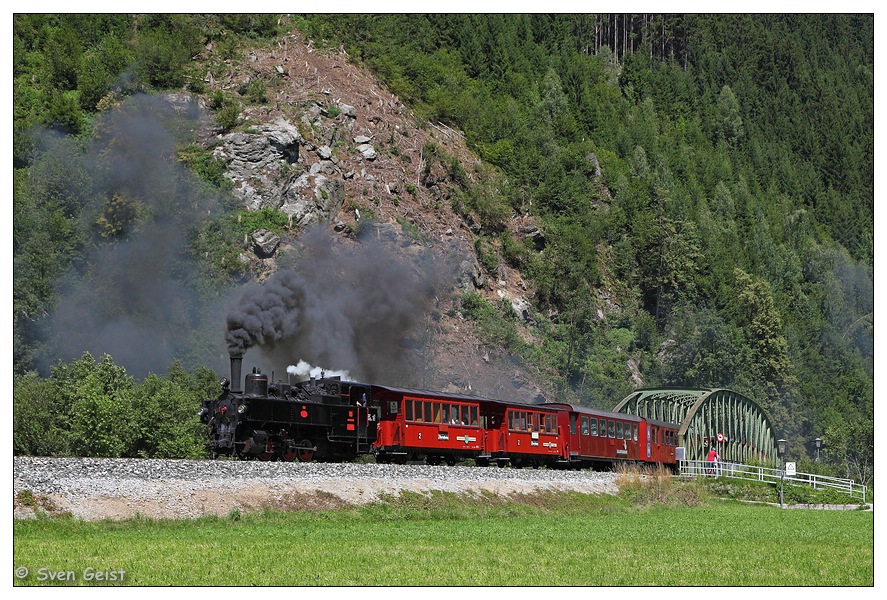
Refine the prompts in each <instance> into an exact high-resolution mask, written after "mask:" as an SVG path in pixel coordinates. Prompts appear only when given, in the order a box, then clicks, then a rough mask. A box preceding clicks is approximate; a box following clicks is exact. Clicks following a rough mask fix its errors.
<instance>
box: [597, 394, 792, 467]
mask: <svg viewBox="0 0 887 600" xmlns="http://www.w3.org/2000/svg"><path fill="white" fill-rule="evenodd" d="M613 410H614V411H616V412H622V413H627V414H631V415H637V416H640V417H644V418H647V419H655V420H659V421H667V422H669V423H678V424H680V430H679V432H678V445H679V446H683V447H684V448H686V459H687V460H705V457H706V455H707V454H708V451H709V450H710V449H711V448H712V447H714V448H715V449H716V450H717V451H718V454H720V456H721V460H725V461H730V462H741V463H754V462H758V463H764V464H768V463H769V464H776V462H777V460H778V453H777V447H776V434H775V433H774V431H773V427H772V425H771V422H770V418H769V417H768V416H767V413H766V412H765V411H764V410H763V409H762V408H761V407H760V406H758V404H757V403H756V402H755V401H754V400H752V399H751V398H748V397H746V396H743V395H742V394H739V393H738V392H734V391H732V390H728V389H717V388H713V389H677V388H658V389H639V390H635V391H634V392H633V393H631V394H630V395H629V396H627V397H626V398H625V399H624V400H623V401H622V402H620V403H619V404H617V405H616V408H614V409H613Z"/></svg>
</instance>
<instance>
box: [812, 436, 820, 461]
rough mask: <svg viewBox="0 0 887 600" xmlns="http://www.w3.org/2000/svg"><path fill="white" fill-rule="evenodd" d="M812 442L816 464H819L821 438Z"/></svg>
mask: <svg viewBox="0 0 887 600" xmlns="http://www.w3.org/2000/svg"><path fill="white" fill-rule="evenodd" d="M813 441H814V442H816V462H819V449H820V448H822V438H816V439H815V440H813Z"/></svg>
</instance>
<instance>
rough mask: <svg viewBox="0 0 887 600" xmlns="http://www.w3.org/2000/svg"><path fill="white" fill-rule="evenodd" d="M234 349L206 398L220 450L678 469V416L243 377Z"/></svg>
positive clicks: (288, 456)
mask: <svg viewBox="0 0 887 600" xmlns="http://www.w3.org/2000/svg"><path fill="white" fill-rule="evenodd" d="M242 360H243V359H242V356H233V357H231V378H230V379H228V378H223V379H222V380H221V382H220V383H221V387H222V392H221V394H220V395H219V396H218V397H217V398H215V399H210V400H206V401H204V402H202V404H201V407H200V409H199V417H200V419H201V421H202V422H203V423H204V425H205V426H206V428H207V433H208V437H209V449H210V451H211V453H212V456H213V457H214V458H216V457H220V456H230V457H234V458H240V459H256V460H282V461H299V462H310V461H319V462H343V461H350V460H354V459H356V458H358V457H360V456H364V455H372V456H374V457H375V460H376V462H378V463H395V464H406V463H414V462H417V461H421V462H425V463H427V464H429V465H439V464H447V465H451V466H452V465H455V464H457V463H464V462H466V461H468V460H472V461H474V464H476V465H478V466H490V465H493V464H495V465H497V466H499V467H506V466H510V467H513V468H522V467H534V468H538V467H547V468H552V469H583V468H591V469H595V470H608V469H612V468H613V467H615V466H616V465H619V464H632V463H634V464H655V465H663V466H665V467H667V468H670V469H674V468H675V466H676V464H677V460H678V458H679V454H680V452H679V451H680V448H679V447H678V429H679V425H678V424H675V423H667V422H663V421H657V420H651V419H646V418H643V417H639V416H635V415H629V414H624V413H618V412H611V411H605V410H598V409H593V408H589V407H585V406H578V405H574V404H559V403H544V404H525V403H521V402H509V401H505V400H494V399H489V398H483V397H480V396H472V395H463V394H452V393H444V392H433V391H429V390H418V389H409V388H401V387H393V386H387V385H379V384H368V383H360V382H355V381H347V380H343V379H342V378H341V377H340V376H336V377H325V376H324V374H323V373H321V376H320V377H311V378H310V379H309V380H306V381H301V382H298V383H289V382H286V383H285V382H282V381H278V382H270V381H269V378H268V376H267V374H264V373H262V372H261V370H260V369H258V368H253V370H252V372H251V373H249V374H247V375H246V377H245V378H243V386H242V389H241V385H240V384H241V370H242Z"/></svg>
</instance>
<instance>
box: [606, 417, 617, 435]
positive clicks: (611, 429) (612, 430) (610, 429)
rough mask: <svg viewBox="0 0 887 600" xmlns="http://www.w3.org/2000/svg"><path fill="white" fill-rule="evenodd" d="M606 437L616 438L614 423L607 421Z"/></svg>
mask: <svg viewBox="0 0 887 600" xmlns="http://www.w3.org/2000/svg"><path fill="white" fill-rule="evenodd" d="M607 437H611V438H614V437H616V422H615V421H607Z"/></svg>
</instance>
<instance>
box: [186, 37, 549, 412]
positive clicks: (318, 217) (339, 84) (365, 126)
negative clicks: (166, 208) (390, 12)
mask: <svg viewBox="0 0 887 600" xmlns="http://www.w3.org/2000/svg"><path fill="white" fill-rule="evenodd" d="M201 60H205V61H206V62H207V64H209V65H215V66H214V67H210V68H209V70H208V72H207V76H206V81H205V83H206V85H207V86H208V87H209V93H212V92H213V91H215V90H223V91H229V92H231V93H233V90H237V89H244V88H246V87H247V86H249V84H250V83H251V82H256V81H258V82H261V83H262V85H263V86H264V88H265V90H266V98H267V102H264V103H263V104H261V105H258V106H255V105H254V106H249V107H248V108H246V109H245V110H244V111H243V112H242V113H241V115H240V117H241V124H240V125H239V126H238V127H236V128H234V130H232V131H229V132H219V131H212V132H209V135H207V136H206V139H205V143H206V144H207V146H212V147H213V148H214V150H213V152H214V154H215V156H216V157H218V158H219V159H221V160H223V161H224V163H225V165H226V173H225V174H226V176H227V177H228V178H230V179H231V181H232V182H233V184H234V188H233V189H234V194H235V196H236V197H237V199H238V200H239V202H240V203H241V205H242V206H243V207H244V208H245V209H247V210H260V209H262V208H265V207H271V208H274V209H278V210H280V211H282V212H283V213H285V214H286V215H287V216H288V217H289V223H290V226H291V231H292V235H291V236H285V237H284V239H279V238H277V236H273V235H271V234H269V233H268V232H267V231H257V232H254V233H253V236H252V240H247V244H246V247H245V251H246V252H250V251H251V252H252V253H253V255H254V257H255V258H258V259H261V260H252V264H253V276H254V277H255V278H256V279H259V280H262V279H264V278H265V277H267V276H268V275H269V274H270V273H271V272H273V271H274V270H275V269H276V268H277V263H276V260H275V257H276V253H277V251H278V248H286V247H287V246H288V245H291V244H295V243H297V242H296V239H297V237H298V233H299V232H300V231H303V230H304V228H305V227H307V226H310V225H313V224H321V225H324V226H327V227H329V228H330V229H331V230H333V231H335V232H337V233H338V235H339V236H340V238H341V243H343V244H352V243H355V238H356V233H357V232H361V234H364V233H369V234H370V235H373V236H374V237H376V238H377V239H379V240H385V241H387V242H388V243H389V245H390V246H391V247H392V248H395V249H396V251H398V252H400V253H401V254H402V255H404V256H407V257H410V256H412V257H414V258H416V259H417V260H418V257H419V256H420V254H421V252H420V251H419V250H423V251H432V252H434V253H436V254H437V255H438V256H446V257H447V260H448V262H449V263H450V264H452V265H453V266H454V269H455V270H454V274H453V275H452V286H451V290H450V294H449V295H448V296H446V297H440V296H439V297H438V298H437V307H436V308H435V310H434V311H433V315H429V317H428V319H427V322H426V325H425V327H424V328H423V332H422V333H421V334H420V337H422V338H423V339H421V340H405V343H407V344H412V345H413V347H415V348H416V353H415V354H416V359H415V361H414V362H415V369H414V371H413V380H412V381H411V382H410V383H411V384H412V385H417V386H422V387H427V388H431V389H442V390H447V391H452V392H463V393H476V394H482V395H487V396H491V397H500V398H514V399H519V400H524V401H540V400H541V399H542V398H543V397H544V394H543V392H542V390H540V389H539V388H538V387H536V386H535V385H534V384H533V383H532V380H531V377H529V375H528V373H526V372H525V371H524V369H522V368H521V367H520V366H519V365H518V364H516V362H515V361H513V360H512V359H511V357H508V356H506V355H504V354H503V353H501V352H500V351H498V350H497V349H496V348H492V347H486V346H484V344H483V343H481V342H480V341H479V340H478V338H477V337H476V335H475V334H474V332H473V329H472V326H471V323H470V322H468V321H466V320H464V319H463V318H462V317H461V314H460V313H459V294H460V293H461V292H464V291H475V292H478V293H481V294H484V295H486V296H487V297H488V298H489V299H490V300H492V301H499V299H501V298H506V299H507V300H508V301H509V302H511V303H512V305H513V306H515V307H517V308H516V309H515V310H516V311H518V314H519V316H522V317H523V318H524V321H523V323H524V324H525V325H527V327H528V328H527V329H526V331H525V333H526V334H527V336H528V338H529V337H531V336H532V330H531V325H532V323H529V322H528V321H527V320H526V315H527V311H526V308H527V307H528V306H529V305H528V301H527V298H528V296H529V294H530V293H529V292H528V291H527V289H526V284H525V283H524V282H523V281H522V280H521V278H520V275H519V274H518V273H517V272H516V271H513V270H511V269H510V268H508V267H507V266H506V265H504V264H502V265H500V267H499V268H498V269H497V272H496V273H485V272H484V269H483V268H482V266H481V264H480V263H479V261H478V259H477V256H476V255H475V253H474V238H475V235H476V234H477V233H478V232H479V226H478V225H477V222H478V220H476V219H474V218H472V216H471V215H469V216H468V218H467V219H466V218H463V217H462V216H460V215H458V214H457V213H456V212H455V211H454V210H453V208H452V206H451V203H450V201H449V200H450V198H451V197H452V195H453V194H454V193H455V190H456V188H457V186H458V185H460V183H457V182H455V181H453V179H452V177H451V175H450V174H449V171H448V169H447V168H446V166H445V165H444V164H443V162H442V161H441V159H440V155H441V154H443V155H445V156H446V157H447V160H450V161H458V162H459V164H460V165H461V167H462V170H463V171H464V173H466V174H467V177H468V179H469V180H470V181H469V185H470V184H471V182H473V181H476V179H477V177H478V174H477V169H478V161H477V160H476V158H475V157H474V156H473V155H472V153H471V152H470V151H469V150H468V149H467V147H466V145H465V141H464V138H463V136H462V135H461V134H460V133H459V132H458V131H455V130H453V129H450V128H449V127H446V126H445V125H443V124H440V123H428V122H425V123H423V122H420V121H419V120H418V119H416V118H415V117H414V116H413V114H412V113H411V112H410V111H409V109H408V108H407V107H405V106H404V105H403V104H402V103H401V102H400V101H399V100H398V99H397V98H396V97H395V96H394V95H392V94H391V93H390V92H388V91H387V90H386V89H385V88H384V87H383V86H382V85H380V83H379V82H378V81H377V80H375V79H374V78H373V77H372V76H371V75H370V74H368V73H367V72H365V71H362V70H361V69H359V68H357V67H356V66H354V65H352V64H351V63H349V62H348V59H347V56H346V55H345V54H344V53H342V52H339V53H324V52H320V51H317V50H315V49H313V48H312V47H311V46H310V44H307V43H306V42H305V40H304V39H302V38H301V37H300V36H298V35H297V34H293V35H289V36H286V37H285V38H283V39H282V40H280V41H279V42H278V43H277V44H275V45H274V46H273V47H270V48H254V49H251V50H250V51H248V53H247V59H246V60H245V62H244V63H243V64H239V65H232V64H229V63H223V62H218V61H215V60H214V57H213V53H212V49H211V48H208V49H207V55H206V56H205V57H202V59H201ZM207 95H208V94H207ZM432 145H433V146H432ZM430 147H436V148H439V149H440V151H439V152H435V153H434V154H435V156H426V150H427V148H430ZM513 227H514V229H515V232H516V233H517V235H522V234H521V233H520V232H519V231H518V228H520V227H523V228H525V229H526V228H527V224H526V223H525V222H523V221H522V220H520V219H518V218H517V217H515V218H514V223H513ZM529 229H531V230H534V231H535V232H536V233H537V234H538V235H539V236H541V233H540V232H538V229H534V228H533V227H532V226H531V227H530V228H529ZM275 238H276V239H275ZM247 260H249V259H247ZM417 268H419V267H418V266H417ZM380 383H400V382H389V381H386V382H380Z"/></svg>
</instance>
